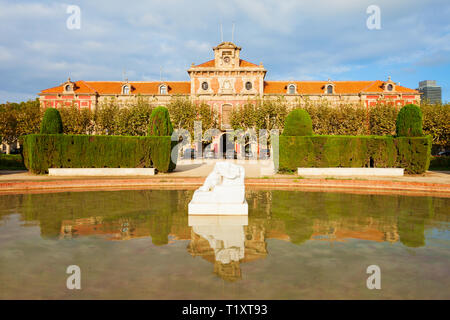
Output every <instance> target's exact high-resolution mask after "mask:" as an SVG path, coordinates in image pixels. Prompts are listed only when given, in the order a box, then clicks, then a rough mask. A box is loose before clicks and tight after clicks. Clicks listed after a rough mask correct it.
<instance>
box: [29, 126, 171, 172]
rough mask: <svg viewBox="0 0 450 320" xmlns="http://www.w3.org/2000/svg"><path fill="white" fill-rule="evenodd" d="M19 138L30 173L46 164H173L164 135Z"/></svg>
mask: <svg viewBox="0 0 450 320" xmlns="http://www.w3.org/2000/svg"><path fill="white" fill-rule="evenodd" d="M21 141H22V144H23V145H22V150H23V158H24V163H25V166H26V167H27V169H28V170H30V171H31V172H33V173H46V172H48V168H149V167H153V168H156V169H157V170H158V171H161V172H169V171H172V170H173V169H174V168H175V164H174V163H172V161H171V158H170V155H171V149H172V146H173V145H174V143H173V142H172V141H171V139H170V137H168V136H165V137H164V136H160V137H134V136H92V135H61V134H48V135H47V134H32V135H27V136H24V137H22V139H21Z"/></svg>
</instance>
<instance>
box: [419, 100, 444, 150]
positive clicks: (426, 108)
mask: <svg viewBox="0 0 450 320" xmlns="http://www.w3.org/2000/svg"><path fill="white" fill-rule="evenodd" d="M420 109H421V110H422V114H423V123H422V126H423V132H424V134H427V135H428V134H429V135H431V136H432V138H433V145H434V146H435V148H436V151H440V150H445V149H449V146H450V104H427V103H422V104H421V105H420Z"/></svg>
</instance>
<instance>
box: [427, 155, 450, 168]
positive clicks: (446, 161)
mask: <svg viewBox="0 0 450 320" xmlns="http://www.w3.org/2000/svg"><path fill="white" fill-rule="evenodd" d="M430 170H443V171H450V156H435V157H431V159H430Z"/></svg>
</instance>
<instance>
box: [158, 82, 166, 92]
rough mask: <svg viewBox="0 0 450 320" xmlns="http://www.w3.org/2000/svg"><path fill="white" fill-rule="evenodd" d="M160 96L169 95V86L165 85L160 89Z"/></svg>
mask: <svg viewBox="0 0 450 320" xmlns="http://www.w3.org/2000/svg"><path fill="white" fill-rule="evenodd" d="M159 94H167V86H166V85H165V84H162V85H161V86H160V87H159Z"/></svg>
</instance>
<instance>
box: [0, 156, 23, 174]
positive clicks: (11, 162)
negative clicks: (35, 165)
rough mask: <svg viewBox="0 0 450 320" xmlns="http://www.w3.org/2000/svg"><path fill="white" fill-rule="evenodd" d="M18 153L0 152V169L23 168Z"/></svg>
mask: <svg viewBox="0 0 450 320" xmlns="http://www.w3.org/2000/svg"><path fill="white" fill-rule="evenodd" d="M25 169H26V168H25V166H24V165H23V161H22V156H21V155H20V154H2V153H0V170H25Z"/></svg>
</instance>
